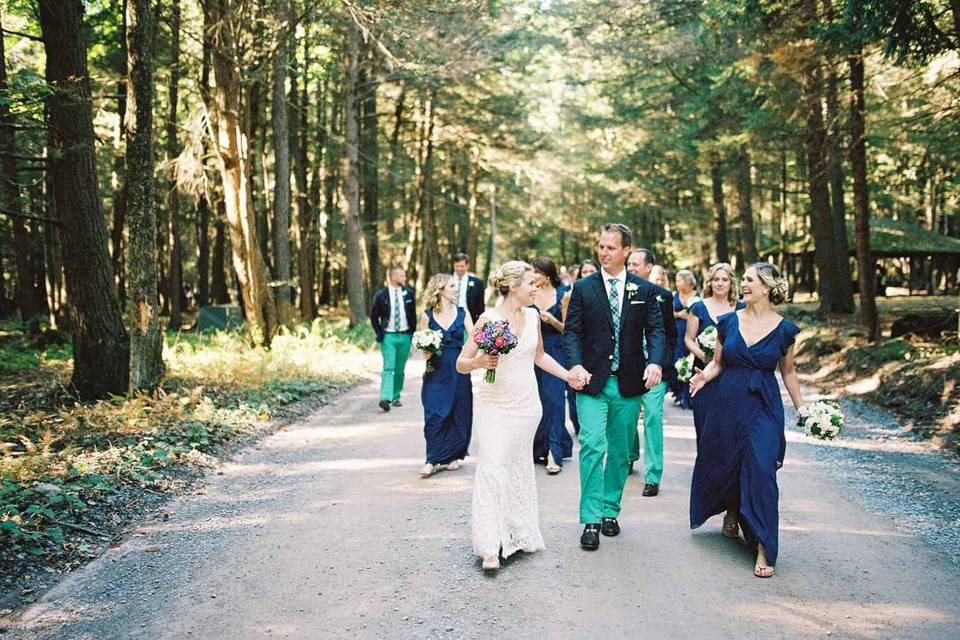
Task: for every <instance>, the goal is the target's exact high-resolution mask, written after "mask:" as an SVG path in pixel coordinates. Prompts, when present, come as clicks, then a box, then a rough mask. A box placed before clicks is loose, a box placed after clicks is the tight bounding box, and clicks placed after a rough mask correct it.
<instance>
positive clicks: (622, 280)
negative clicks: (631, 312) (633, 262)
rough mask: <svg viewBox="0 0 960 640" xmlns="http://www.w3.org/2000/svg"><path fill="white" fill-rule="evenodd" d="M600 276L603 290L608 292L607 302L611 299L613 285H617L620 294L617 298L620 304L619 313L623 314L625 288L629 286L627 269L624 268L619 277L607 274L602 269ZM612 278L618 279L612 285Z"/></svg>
mask: <svg viewBox="0 0 960 640" xmlns="http://www.w3.org/2000/svg"><path fill="white" fill-rule="evenodd" d="M600 276H601V277H602V278H603V288H604V289H606V290H607V300H609V299H610V287H611V286H613V284H616V287H617V294H619V295H618V297H617V301H618V302H619V304H620V308H619V311H620V313H621V314H622V313H623V294H624V288H625V287H626V286H627V268H626V267H624V268H623V269H621V270H620V273H618V274H617V275H614V274H612V273H607V272H606V271H605V270H604V269H600ZM610 278H616V282H615V283H611V282H610Z"/></svg>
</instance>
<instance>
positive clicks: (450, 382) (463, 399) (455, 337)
mask: <svg viewBox="0 0 960 640" xmlns="http://www.w3.org/2000/svg"><path fill="white" fill-rule="evenodd" d="M426 313H427V318H428V319H429V321H430V322H429V325H428V326H429V328H431V329H433V330H435V331H441V332H443V344H442V351H441V352H440V355H438V356H434V357H433V359H432V362H433V366H434V371H432V372H431V373H425V374H424V376H423V389H422V390H421V392H420V399H421V401H422V402H423V420H424V425H423V437H424V439H425V440H426V442H427V462H428V463H430V464H446V463H448V462H451V461H453V460H462V459H463V458H464V457H466V455H467V449H468V448H469V447H470V431H471V428H472V425H473V388H472V387H471V383H470V376H469V375H468V374H464V373H457V357H458V356H459V355H460V349H461V348H462V347H463V342H464V337H465V333H466V331H465V326H464V318H465V317H466V311H465V310H464V309H462V308H461V309H457V317H456V319H455V320H454V321H453V322H452V323H451V324H450V326H449V327H448V328H447V329H444V328H443V327H441V326H440V324H439V323H438V322H437V321H436V320H435V319H434V317H433V311H431V310H427V312H426Z"/></svg>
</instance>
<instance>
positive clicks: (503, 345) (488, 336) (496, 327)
mask: <svg viewBox="0 0 960 640" xmlns="http://www.w3.org/2000/svg"><path fill="white" fill-rule="evenodd" d="M473 341H474V342H476V343H477V347H478V348H479V349H480V351H483V352H484V353H486V354H487V355H491V356H503V355H506V354H508V353H510V352H511V351H513V348H514V347H516V346H517V344H518V343H519V342H520V339H519V338H517V334H515V333H514V332H513V329H511V328H510V323H509V322H508V321H506V320H492V321H490V322H488V323H487V324H485V325H483V328H482V329H477V330H476V331H474V333H473ZM484 379H485V380H486V381H487V382H489V383H493V382H494V381H495V380H496V379H497V370H496V369H487V375H486V377H485V378H484Z"/></svg>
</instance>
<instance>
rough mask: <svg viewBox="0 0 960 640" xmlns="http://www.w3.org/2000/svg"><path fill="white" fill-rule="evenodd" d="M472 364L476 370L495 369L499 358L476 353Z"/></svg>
mask: <svg viewBox="0 0 960 640" xmlns="http://www.w3.org/2000/svg"><path fill="white" fill-rule="evenodd" d="M473 362H474V364H475V365H476V367H477V369H487V370H488V371H489V370H490V369H496V368H497V365H498V364H500V356H492V355H490V354H489V353H478V354H477V357H476V358H474V359H473Z"/></svg>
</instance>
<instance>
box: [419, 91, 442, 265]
mask: <svg viewBox="0 0 960 640" xmlns="http://www.w3.org/2000/svg"><path fill="white" fill-rule="evenodd" d="M436 98H437V89H436V87H435V86H434V87H431V88H430V94H429V97H428V98H427V101H426V103H425V104H424V107H423V118H424V124H423V131H424V133H423V145H424V149H423V153H422V157H423V160H422V163H421V168H420V180H419V183H418V185H417V213H416V219H417V220H419V224H420V230H421V233H422V237H423V244H422V247H423V252H422V253H423V255H422V258H423V268H422V269H418V270H417V271H418V274H417V275H418V276H419V277H421V278H422V279H423V281H424V282H426V280H427V278H428V277H429V276H430V275H431V274H434V273H437V272H439V271H440V270H441V269H442V268H443V267H442V265H441V264H440V252H439V247H438V244H439V237H438V236H439V234H438V233H437V225H436V220H435V218H434V215H433V198H432V195H433V131H434V125H435V122H436V119H435V118H434V109H435V104H436Z"/></svg>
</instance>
